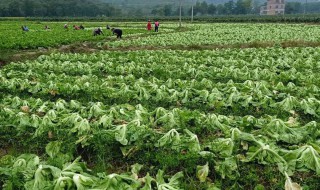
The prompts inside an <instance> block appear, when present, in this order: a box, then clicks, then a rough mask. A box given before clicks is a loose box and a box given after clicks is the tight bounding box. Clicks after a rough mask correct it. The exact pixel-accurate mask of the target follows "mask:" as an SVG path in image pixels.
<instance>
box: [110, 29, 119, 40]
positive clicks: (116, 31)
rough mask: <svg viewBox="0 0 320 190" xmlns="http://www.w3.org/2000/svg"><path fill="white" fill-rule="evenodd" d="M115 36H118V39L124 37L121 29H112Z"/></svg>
mask: <svg viewBox="0 0 320 190" xmlns="http://www.w3.org/2000/svg"><path fill="white" fill-rule="evenodd" d="M111 31H112V33H113V34H117V38H121V37H122V30H121V29H114V28H112V29H111Z"/></svg>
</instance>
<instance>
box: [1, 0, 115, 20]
mask: <svg viewBox="0 0 320 190" xmlns="http://www.w3.org/2000/svg"><path fill="white" fill-rule="evenodd" d="M120 14H121V10H120V9H117V8H116V7H114V6H112V5H109V4H108V3H103V2H100V1H98V0H5V1H0V16H1V17H64V16H69V17H81V16H89V17H95V16H117V15H120Z"/></svg>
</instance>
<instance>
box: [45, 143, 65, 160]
mask: <svg viewBox="0 0 320 190" xmlns="http://www.w3.org/2000/svg"><path fill="white" fill-rule="evenodd" d="M61 145H62V142H60V141H53V142H50V143H48V144H47V146H46V153H47V154H48V155H49V156H50V158H54V157H56V155H57V154H58V153H59V152H60V148H61Z"/></svg>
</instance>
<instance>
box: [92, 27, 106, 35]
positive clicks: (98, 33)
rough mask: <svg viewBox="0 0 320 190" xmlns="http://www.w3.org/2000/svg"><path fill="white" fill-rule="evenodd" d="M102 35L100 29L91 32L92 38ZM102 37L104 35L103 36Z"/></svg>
mask: <svg viewBox="0 0 320 190" xmlns="http://www.w3.org/2000/svg"><path fill="white" fill-rule="evenodd" d="M100 34H103V32H102V30H101V29H100V28H97V29H95V30H94V31H93V36H97V35H100ZM103 35H104V34H103Z"/></svg>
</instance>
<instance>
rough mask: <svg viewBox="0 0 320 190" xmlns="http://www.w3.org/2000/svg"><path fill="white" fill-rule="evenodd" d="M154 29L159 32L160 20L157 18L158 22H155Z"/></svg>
mask: <svg viewBox="0 0 320 190" xmlns="http://www.w3.org/2000/svg"><path fill="white" fill-rule="evenodd" d="M154 31H155V32H158V31H159V21H157V20H156V22H155V23H154Z"/></svg>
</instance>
